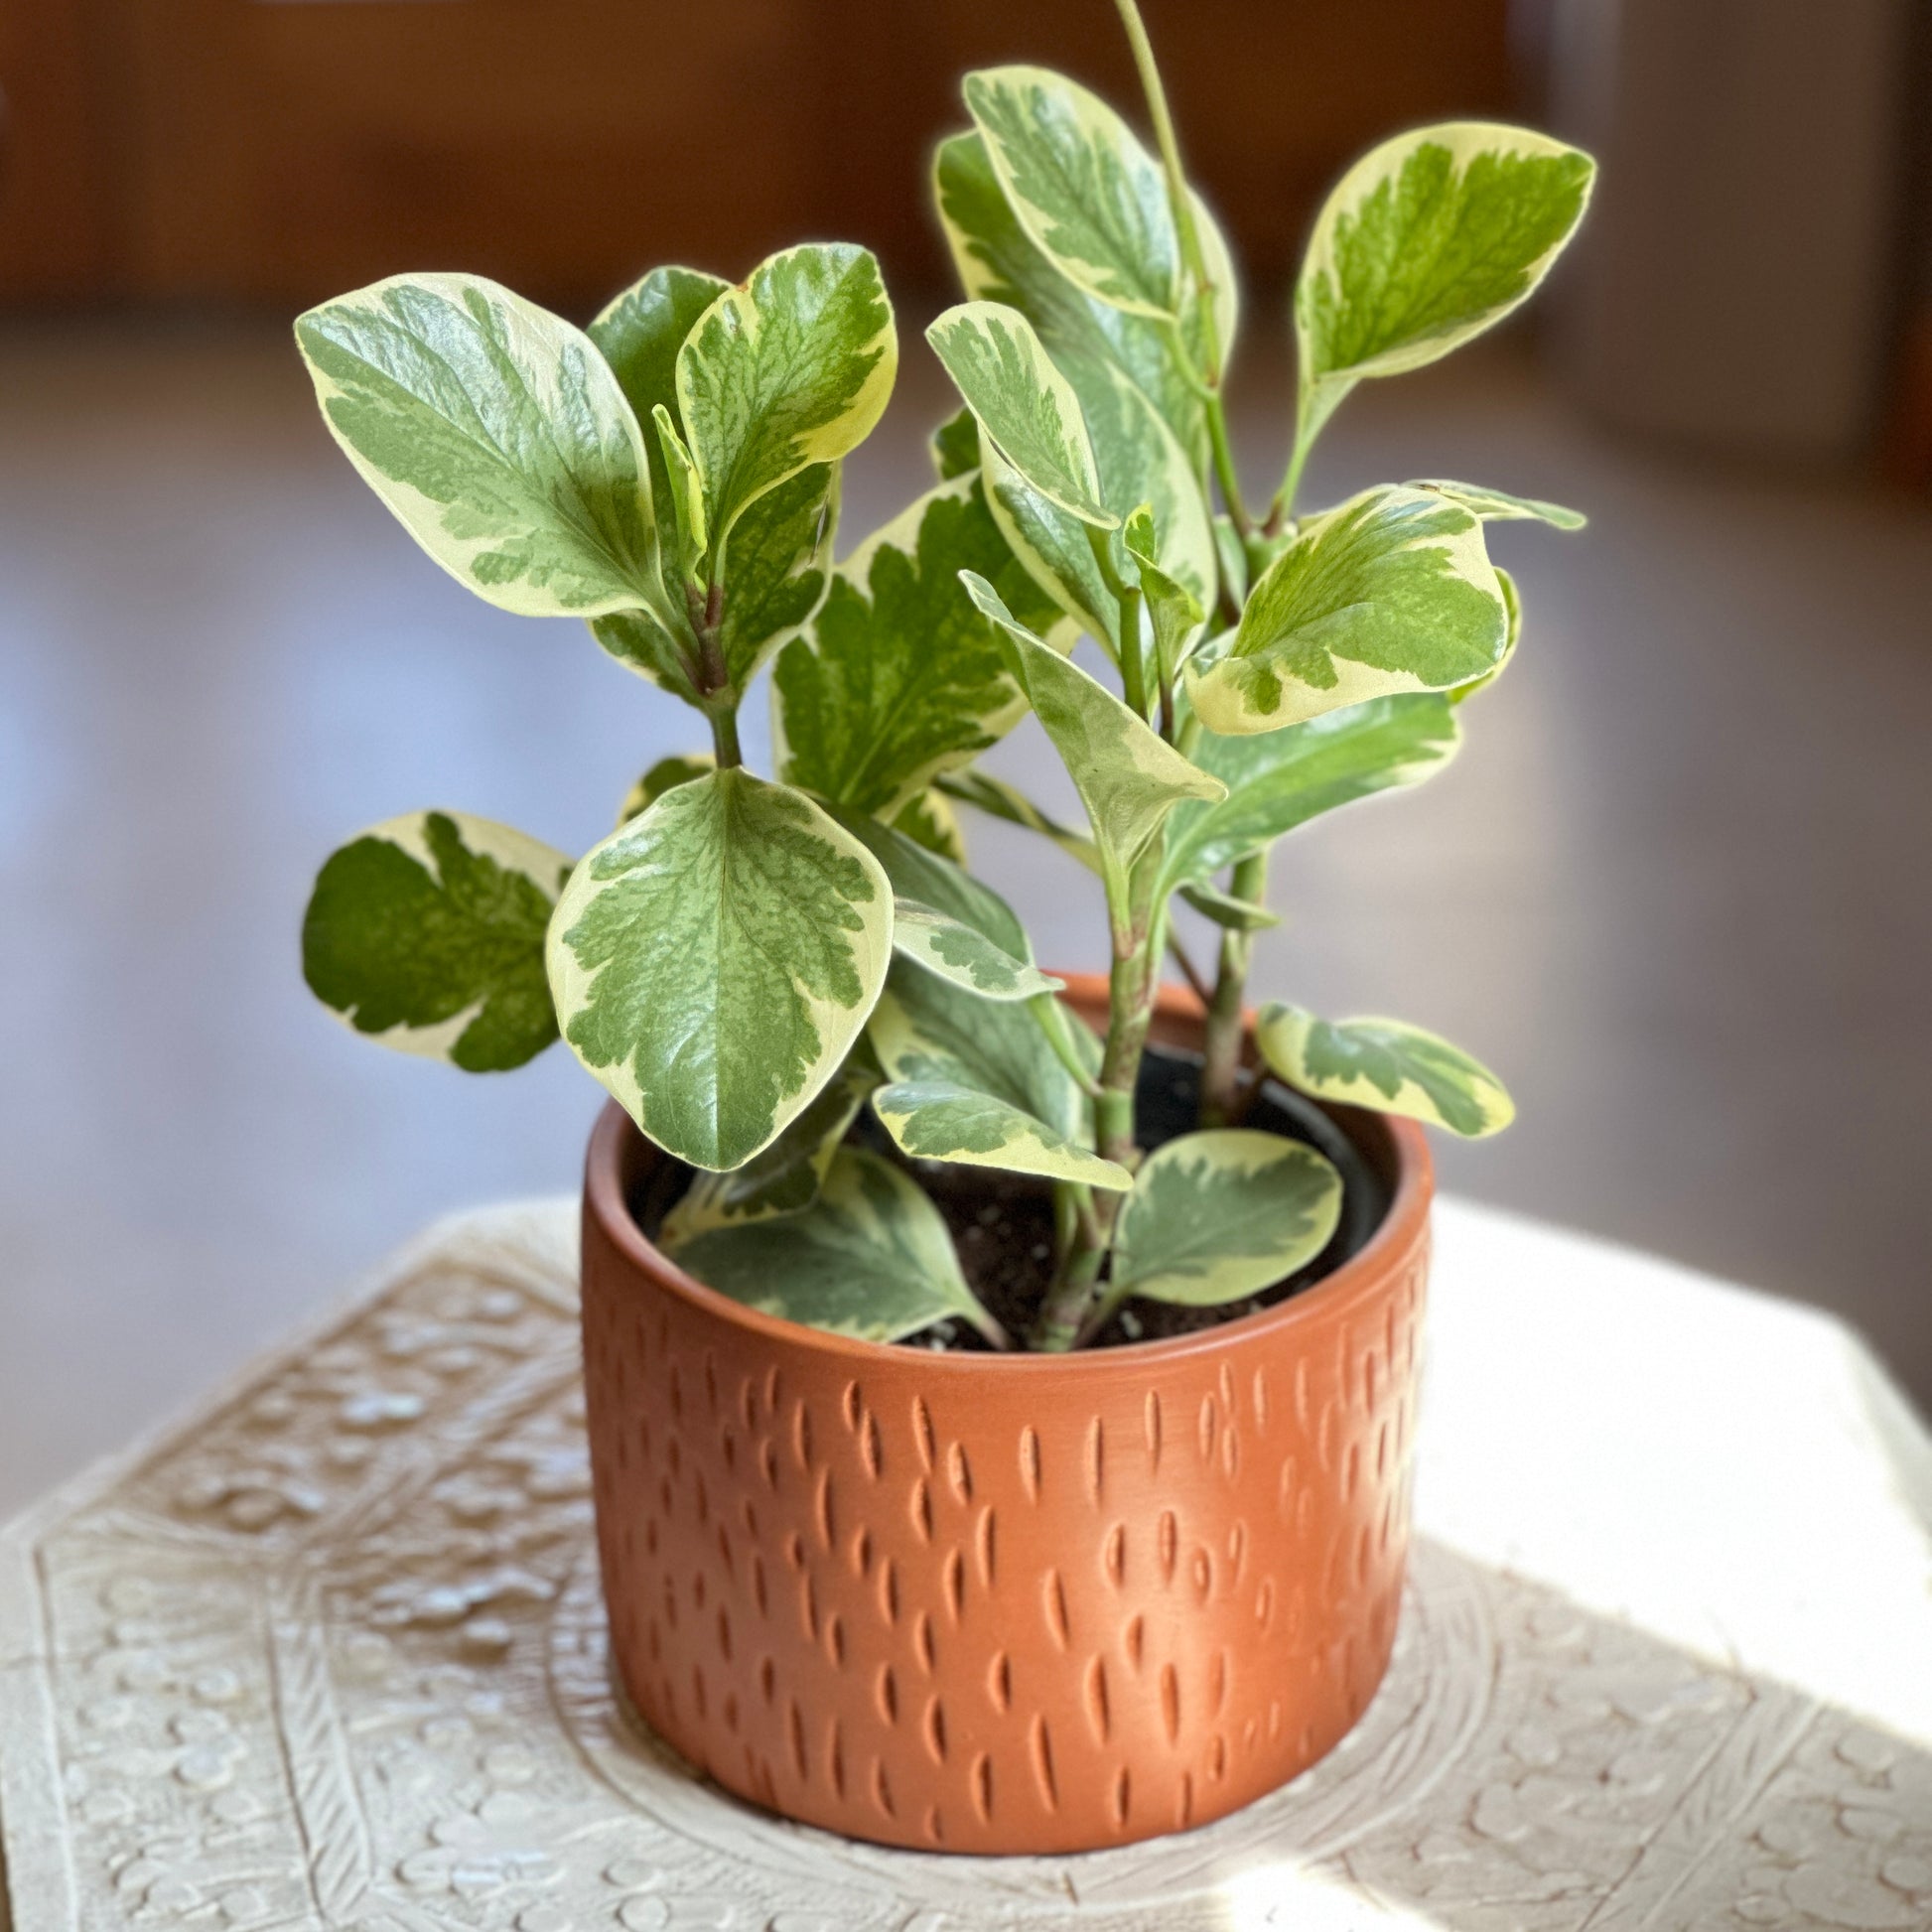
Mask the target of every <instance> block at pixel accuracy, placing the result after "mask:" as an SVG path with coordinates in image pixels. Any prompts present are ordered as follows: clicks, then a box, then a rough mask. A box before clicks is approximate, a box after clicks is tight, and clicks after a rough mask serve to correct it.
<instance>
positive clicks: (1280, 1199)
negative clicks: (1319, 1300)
mask: <svg viewBox="0 0 1932 1932" xmlns="http://www.w3.org/2000/svg"><path fill="white" fill-rule="evenodd" d="M1340 1219H1341V1176H1340V1174H1338V1173H1336V1172H1335V1170H1334V1169H1333V1168H1332V1167H1331V1166H1330V1165H1329V1164H1328V1162H1327V1161H1325V1160H1324V1159H1323V1158H1322V1157H1321V1156H1320V1155H1319V1154H1317V1153H1316V1152H1315V1151H1314V1149H1313V1148H1311V1147H1306V1146H1304V1145H1303V1144H1302V1143H1301V1142H1300V1141H1290V1140H1284V1139H1283V1138H1282V1137H1281V1136H1280V1135H1278V1134H1258V1133H1255V1132H1254V1131H1253V1130H1251V1129H1248V1128H1238V1127H1230V1128H1216V1129H1212V1130H1210V1131H1208V1132H1206V1133H1200V1134H1183V1135H1181V1136H1180V1138H1179V1139H1178V1140H1173V1141H1169V1142H1168V1143H1167V1144H1166V1145H1165V1146H1163V1147H1159V1148H1157V1149H1155V1151H1154V1152H1153V1153H1152V1154H1151V1155H1149V1156H1148V1158H1147V1160H1146V1161H1144V1162H1143V1163H1142V1164H1141V1171H1140V1173H1138V1174H1137V1175H1135V1177H1134V1191H1133V1192H1132V1193H1131V1194H1129V1195H1128V1197H1127V1199H1126V1200H1125V1201H1124V1202H1123V1203H1122V1206H1121V1211H1120V1221H1119V1231H1118V1233H1117V1234H1116V1236H1115V1240H1114V1261H1113V1277H1112V1286H1113V1290H1114V1292H1115V1293H1116V1294H1119V1293H1122V1292H1124V1293H1126V1294H1128V1295H1138V1296H1141V1297H1143V1298H1145V1299H1146V1300H1148V1301H1151V1302H1177V1303H1180V1304H1182V1305H1184V1306H1186V1307H1188V1308H1216V1307H1219V1306H1220V1305H1221V1304H1223V1303H1226V1302H1238V1301H1240V1300H1241V1298H1242V1297H1243V1296H1247V1295H1255V1294H1258V1293H1259V1292H1260V1291H1261V1290H1262V1289H1264V1288H1270V1287H1272V1286H1273V1285H1274V1284H1275V1283H1276V1282H1279V1281H1281V1280H1283V1279H1284V1278H1285V1277H1286V1276H1289V1275H1292V1274H1294V1273H1295V1271H1296V1270H1297V1269H1298V1268H1306V1267H1307V1266H1308V1264H1309V1263H1310V1262H1311V1261H1312V1260H1313V1259H1314V1258H1315V1257H1316V1256H1317V1255H1318V1254H1320V1252H1321V1251H1322V1249H1323V1248H1325V1247H1326V1246H1327V1245H1328V1243H1329V1241H1330V1240H1331V1239H1332V1238H1333V1235H1334V1232H1335V1228H1336V1226H1337V1224H1338V1223H1339V1221H1340Z"/></svg>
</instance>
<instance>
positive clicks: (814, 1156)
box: [660, 1040, 879, 1249]
mask: <svg viewBox="0 0 1932 1932" xmlns="http://www.w3.org/2000/svg"><path fill="white" fill-rule="evenodd" d="M878 1084H879V1069H878V1068H877V1067H876V1066H875V1065H873V1064H872V1055H871V1053H870V1052H868V1051H867V1050H866V1048H865V1043H864V1041H863V1040H862V1041H861V1042H860V1044H859V1046H858V1047H857V1048H856V1049H855V1050H854V1052H853V1054H852V1056H851V1057H850V1058H848V1059H847V1061H846V1063H845V1064H844V1065H843V1066H842V1067H840V1068H839V1070H838V1071H837V1072H836V1073H835V1074H833V1075H832V1077H831V1079H829V1080H828V1081H826V1083H825V1085H824V1086H823V1087H821V1088H820V1089H819V1092H818V1095H817V1097H816V1098H815V1099H814V1100H813V1101H812V1103H811V1104H810V1106H808V1107H807V1108H806V1109H805V1111H804V1112H803V1113H801V1114H799V1115H798V1116H797V1117H796V1118H795V1119H794V1120H793V1121H792V1122H791V1124H790V1125H789V1126H788V1127H786V1129H785V1130H784V1132H783V1133H782V1134H780V1135H779V1136H778V1138H777V1139H776V1140H775V1141H773V1142H772V1143H771V1145H770V1146H769V1147H767V1148H765V1149H764V1150H763V1151H762V1152H761V1153H759V1154H755V1155H753V1156H752V1158H751V1159H750V1160H749V1161H747V1162H746V1163H745V1165H744V1166H743V1167H742V1168H735V1169H733V1170H732V1172H731V1173H706V1172H704V1171H703V1170H702V1169H701V1170H700V1171H699V1172H698V1173H695V1174H693V1175H692V1177H691V1184H690V1186H689V1187H687V1188H686V1189H685V1191H684V1193H683V1194H682V1195H681V1196H680V1197H679V1198H678V1199H677V1200H676V1201H675V1202H674V1203H673V1204H672V1207H671V1211H670V1212H669V1213H668V1214H666V1215H665V1216H664V1225H663V1229H662V1232H661V1236H660V1239H661V1242H662V1245H663V1246H665V1247H666V1248H671V1249H675V1248H676V1247H677V1245H678V1244H679V1243H680V1242H683V1241H688V1240H690V1239H691V1237H692V1236H693V1235H698V1234H703V1233H704V1232H705V1231H706V1230H707V1229H710V1228H722V1227H738V1226H743V1225H744V1224H745V1223H747V1222H750V1221H762V1220H766V1219H768V1218H769V1217H770V1216H772V1215H774V1214H795V1213H797V1212H798V1210H799V1209H800V1208H801V1207H809V1206H810V1205H811V1204H812V1202H813V1201H815V1200H816V1199H817V1198H818V1190H819V1186H820V1183H821V1182H822V1181H823V1180H824V1178H825V1173H826V1170H827V1169H828V1168H830V1167H831V1165H832V1157H833V1156H834V1155H835V1154H836V1153H837V1152H838V1150H839V1144H840V1142H842V1141H843V1140H844V1139H845V1137H846V1133H847V1131H848V1130H849V1129H850V1128H851V1126H852V1123H853V1122H854V1121H855V1120H856V1119H857V1118H858V1115H859V1109H860V1108H861V1107H862V1106H864V1105H865V1100H866V1095H867V1094H869V1093H870V1092H871V1091H872V1090H873V1088H874V1087H876V1086H877V1085H878Z"/></svg>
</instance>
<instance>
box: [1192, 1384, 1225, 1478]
mask: <svg viewBox="0 0 1932 1932" xmlns="http://www.w3.org/2000/svg"><path fill="white" fill-rule="evenodd" d="M1219 1424H1220V1417H1219V1415H1218V1413H1217V1412H1216V1409H1215V1406H1214V1398H1213V1397H1212V1396H1211V1395H1204V1396H1202V1397H1201V1399H1200V1415H1199V1418H1198V1419H1197V1421H1196V1424H1195V1435H1196V1438H1197V1440H1198V1441H1199V1444H1200V1459H1201V1460H1202V1461H1203V1462H1211V1461H1213V1459H1214V1438H1215V1435H1216V1433H1217V1431H1218V1428H1219Z"/></svg>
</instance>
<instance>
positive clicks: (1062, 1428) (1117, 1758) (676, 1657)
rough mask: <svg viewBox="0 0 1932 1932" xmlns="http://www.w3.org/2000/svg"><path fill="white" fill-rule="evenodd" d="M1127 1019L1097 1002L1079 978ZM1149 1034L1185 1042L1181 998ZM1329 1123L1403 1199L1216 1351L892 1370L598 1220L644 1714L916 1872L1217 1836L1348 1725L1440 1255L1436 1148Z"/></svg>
mask: <svg viewBox="0 0 1932 1932" xmlns="http://www.w3.org/2000/svg"><path fill="white" fill-rule="evenodd" d="M1069 998H1070V1000H1071V1002H1072V1004H1073V1005H1074V1006H1075V1007H1076V1008H1078V1009H1080V1010H1082V1011H1083V1012H1084V1013H1086V1014H1088V1015H1089V1016H1092V1017H1101V1016H1104V1011H1105V990H1104V983H1103V982H1100V981H1098V980H1092V979H1074V980H1072V981H1070V982H1069ZM1155 1033H1156V1037H1157V1038H1161V1039H1165V1040H1166V1041H1167V1042H1168V1043H1170V1044H1175V1045H1198V1043H1199V1038H1200V1020H1199V1009H1198V1007H1197V1006H1196V1004H1195V1003H1194V1002H1193V1001H1192V1000H1191V998H1190V997H1189V996H1187V995H1186V994H1184V993H1180V992H1169V993H1167V994H1164V996H1163V1000H1162V1005H1161V1010H1160V1016H1159V1018H1158V1020H1157V1023H1156V1029H1155ZM1332 1111H1333V1114H1334V1118H1335V1120H1336V1122H1337V1124H1338V1125H1339V1126H1340V1127H1341V1128H1342V1130H1343V1131H1344V1132H1345V1133H1346V1134H1347V1135H1348V1136H1349V1138H1350V1139H1351V1140H1352V1141H1353V1142H1354V1143H1355V1145H1356V1146H1357V1147H1358V1148H1359V1149H1360V1150H1361V1152H1362V1153H1363V1154H1364V1155H1365V1156H1366V1157H1367V1159H1368V1160H1369V1161H1370V1162H1371V1163H1372V1164H1374V1165H1375V1166H1376V1167H1377V1168H1378V1169H1379V1170H1380V1171H1381V1173H1382V1174H1383V1175H1384V1177H1385V1178H1386V1179H1387V1181H1388V1182H1389V1184H1390V1193H1391V1205H1390V1208H1389V1211H1388V1213H1387V1214H1386V1215H1385V1217H1384V1218H1383V1221H1382V1224H1381V1226H1380V1227H1379V1228H1378V1229H1377V1230H1376V1232H1375V1233H1374V1234H1373V1235H1372V1236H1371V1237H1370V1239H1369V1241H1368V1244H1367V1245H1366V1247H1365V1248H1363V1249H1362V1251H1361V1252H1359V1253H1358V1254H1357V1255H1356V1256H1355V1257H1354V1258H1353V1259H1352V1260H1350V1261H1348V1262H1347V1263H1345V1264H1344V1265H1343V1266H1342V1267H1341V1268H1339V1269H1338V1270H1337V1271H1336V1272H1335V1273H1334V1274H1332V1275H1331V1276H1329V1277H1328V1278H1327V1279H1326V1280H1324V1281H1322V1282H1321V1283H1319V1284H1318V1285H1317V1286H1315V1287H1314V1288H1312V1289H1310V1290H1307V1291H1305V1292H1304V1293H1302V1294H1300V1295H1298V1296H1296V1297H1295V1298H1294V1299H1292V1300H1290V1301H1288V1302H1285V1303H1282V1304H1281V1305H1280V1306H1278V1307H1276V1308H1273V1309H1269V1310H1266V1311H1263V1312H1261V1313H1259V1314H1254V1315H1249V1316H1246V1317H1244V1318H1242V1319H1239V1320H1234V1321H1229V1322H1226V1323H1224V1324H1223V1325H1222V1326H1220V1327H1217V1328H1214V1329H1211V1330H1209V1331H1207V1332H1205V1333H1202V1334H1198V1335H1192V1336H1187V1337H1183V1338H1178V1339H1173V1340H1168V1341H1159V1342H1149V1343H1142V1344H1139V1345H1135V1346H1129V1347H1114V1348H1107V1349H1100V1350H1091V1351H1086V1352H1081V1353H1075V1354H1071V1355H1058V1356H1040V1355H1013V1356H995V1355H988V1354H976V1353H963V1352H962V1353H957V1354H953V1353H941V1352H935V1351H932V1350H928V1349H923V1348H909V1347H886V1346H880V1345H877V1344H874V1343H870V1342H861V1341H852V1340H846V1339H842V1338H840V1337H838V1336H835V1335H828V1334H824V1333H821V1332H819V1331H818V1330H816V1329H812V1328H805V1327H800V1326H798V1325H796V1324H795V1323H792V1322H788V1321H783V1320H778V1319H776V1318H774V1317H772V1316H769V1315H764V1314H759V1313H755V1312H753V1311H750V1310H748V1309H745V1308H743V1307H741V1306H740V1305H739V1304H738V1303H736V1302H732V1301H729V1300H727V1299H726V1298H725V1297H724V1296H722V1295H719V1294H717V1293H715V1292H714V1291H713V1290H711V1289H708V1288H705V1287H704V1286H702V1285H701V1284H700V1283H698V1282H696V1281H693V1280H692V1279H691V1278H690V1277H689V1276H688V1275H686V1274H684V1273H683V1272H682V1271H681V1270H680V1269H678V1268H677V1267H676V1266H674V1265H673V1264H672V1263H671V1262H670V1261H668V1260H667V1259H666V1258H665V1257H664V1256H663V1255H661V1254H660V1253H659V1252H658V1251H657V1250H656V1249H655V1248H654V1247H652V1246H651V1244H650V1243H649V1242H648V1241H647V1240H646V1239H645V1238H644V1237H643V1235H642V1234H641V1233H640V1232H639V1231H638V1229H637V1226H636V1224H635V1222H634V1221H633V1219H632V1218H631V1215H630V1213H629V1211H628V1209H627V1208H626V1206H625V1196H626V1193H627V1192H628V1191H629V1189H630V1188H631V1187H632V1186H634V1185H636V1184H637V1183H638V1182H640V1181H642V1180H644V1179H645V1178H647V1177H648V1174H649V1173H650V1170H651V1169H652V1167H653V1165H654V1164H655V1163H657V1162H659V1161H662V1160H663V1159H664V1158H665V1157H664V1156H662V1155H661V1154H659V1153H658V1152H657V1151H656V1150H655V1149H653V1148H651V1147H650V1146H649V1145H648V1144H647V1143H646V1142H645V1141H644V1140H643V1139H642V1138H641V1136H639V1135H638V1133H637V1132H636V1130H635V1129H634V1128H633V1127H632V1126H631V1124H630V1122H629V1121H628V1120H627V1119H626V1118H625V1116H624V1115H623V1114H622V1113H621V1111H620V1110H619V1109H618V1108H617V1107H616V1106H612V1107H610V1108H608V1109H607V1110H606V1112H605V1114H604V1116H603V1118H602V1120H601V1121H600V1122H599V1124H598V1127H597V1130H596V1133H595V1134H594V1136H593V1137H592V1141H591V1150H590V1163H589V1172H588V1175H587V1179H586V1185H585V1193H584V1357H585V1368H586V1376H587V1382H588V1388H589V1415H590V1442H591V1461H592V1468H593V1471H594V1474H595V1482H596V1496H597V1525H598V1541H599V1547H600V1551H601V1555H602V1560H603V1572H604V1588H605V1596H606V1600H607V1602H608V1604H609V1606H610V1616H611V1637H612V1643H613V1647H614V1651H615V1655H616V1661H617V1665H618V1669H619V1671H620V1673H621V1677H622V1681H623V1684H624V1687H625V1689H626V1690H627V1691H628V1693H629V1696H630V1699H631V1701H632V1703H633V1704H634V1705H635V1707H636V1709H637V1711H638V1712H639V1713H640V1714H641V1716H642V1717H643V1718H644V1719H645V1720H646V1722H647V1723H648V1724H649V1725H651V1727H652V1728H653V1729H654V1730H656V1731H657V1732H658V1733H659V1734H660V1735H661V1736H662V1737H663V1738H665V1739H666V1740H667V1741H668V1742H669V1743H671V1744H672V1745H674V1746H675V1747H676V1749H677V1750H678V1751H680V1752H681V1753H682V1754H683V1755H684V1756H685V1757H686V1758H688V1759H689V1760H690V1761H691V1763H692V1764H694V1765H695V1766H697V1767H698V1768H699V1769H701V1770H702V1771H704V1772H706V1773H707V1774H708V1775H710V1776H711V1777H713V1778H715V1779H716V1780H717V1781H718V1783H720V1784H722V1785H724V1786H726V1787H727V1788H728V1789H729V1790H731V1791H734V1792H737V1793H738V1794H739V1795H740V1796H742V1797H745V1798H749V1799H751V1800H752V1801H753V1802H754V1803H757V1804H759V1805H764V1806H768V1807H769V1808H770V1809H771V1810H773V1811H777V1812H781V1813H783V1814H784V1815H785V1816H786V1817H789V1818H796V1819H802V1820H805V1821H806V1822H808V1823H810V1824H813V1825H820V1826H823V1827H825V1828H826V1829H828V1830H831V1831H835V1832H842V1833H845V1834H847V1835H849V1836H851V1837H854V1838H863V1839H874V1840H877V1841H879V1842H881V1843H883V1844H888V1845H898V1846H907V1847H912V1848H915V1849H917V1850H921V1851H933V1850H945V1851H955V1852H977V1853H1047V1852H1078V1851H1089V1850H1093V1849H1096V1848H1098V1847H1102V1846H1113V1845H1124V1844H1127V1843H1130V1842H1131V1841H1133V1840H1136V1839H1142V1838H1150V1837H1154V1836H1157V1835H1159V1834H1161V1833H1164V1832H1173V1831H1177V1830H1182V1829H1184V1828H1186V1827H1188V1826H1190V1825H1199V1824H1204V1823H1205V1822H1206V1821H1208V1820H1209V1819H1213V1818H1218V1817H1220V1816H1221V1815H1222V1814H1223V1813H1226V1812H1230V1811H1234V1810H1236V1809H1237V1808H1239V1807H1240V1806H1242V1805H1245V1804H1247V1803H1249V1802H1250V1801H1251V1800H1252V1799H1254V1798H1257V1797H1259V1796H1261V1795H1262V1794H1263V1793H1264V1792H1268V1791H1272V1790H1273V1789H1275V1787H1276V1786H1278V1785H1280V1784H1282V1783H1284V1782H1286V1781H1287V1780H1288V1779H1290V1778H1292V1777H1294V1776H1295V1775H1296V1774H1297V1773H1298V1772H1300V1771H1302V1770H1305V1769H1306V1768H1307V1767H1308V1766H1309V1765H1311V1764H1312V1763H1313V1762H1314V1761H1315V1760H1316V1759H1317V1758H1319V1757H1320V1756H1321V1755H1322V1754H1323V1753H1324V1752H1326V1751H1328V1750H1329V1749H1331V1748H1332V1747H1333V1746H1334V1744H1335V1743H1337V1742H1338V1741H1339V1740H1340V1738H1341V1737H1342V1735H1343V1734H1344V1733H1345V1732H1346V1731H1347V1730H1348V1728H1349V1727H1350V1725H1353V1724H1354V1723H1355V1721H1356V1720H1357V1719H1358V1718H1359V1717H1360V1716H1361V1714H1362V1712H1363V1710H1364V1709H1365V1707H1366V1706H1367V1704H1368V1701H1369V1699H1370V1698H1371V1697H1372V1696H1373V1695H1374V1692H1375V1688H1376V1686H1377V1685H1378V1684H1379V1683H1380V1682H1381V1678H1382V1673H1383V1671H1384V1669H1385V1668H1386V1666H1387V1664H1388V1659H1389V1651H1390V1646H1391V1644H1392V1643H1393V1641H1394V1637H1395V1624H1396V1613H1397V1606H1398V1602H1399V1599H1400V1595H1401V1590H1402V1578H1403V1566H1404V1561H1405V1557H1406V1554H1407V1545H1408V1537H1409V1497H1410V1447H1411V1442H1412V1439H1413V1433H1414V1422H1415V1411H1416V1380H1417V1368H1418V1340H1419V1329H1420V1324H1421V1319H1422V1311H1423V1291H1424V1280H1425V1276H1426V1273H1427V1269H1428V1260H1429V1219H1428V1215H1429V1200H1430V1194H1431V1178H1430V1162H1429V1153H1428V1148H1427V1145H1426V1144H1425V1142H1424V1139H1423V1136H1422V1134H1421V1132H1420V1131H1419V1130H1418V1129H1417V1128H1416V1127H1414V1126H1413V1125H1412V1124H1410V1123H1408V1122H1405V1121H1396V1120H1388V1119H1384V1118H1382V1117H1380V1116H1376V1115H1372V1114H1365V1113H1360V1112H1357V1111H1355V1110H1353V1109H1345V1108H1343V1109H1334V1110H1332Z"/></svg>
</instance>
